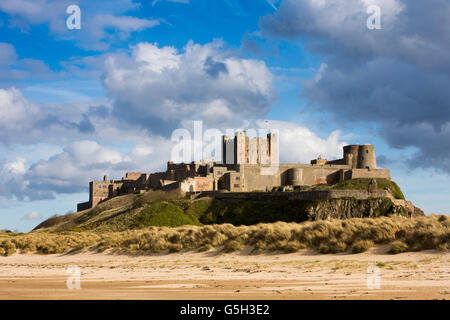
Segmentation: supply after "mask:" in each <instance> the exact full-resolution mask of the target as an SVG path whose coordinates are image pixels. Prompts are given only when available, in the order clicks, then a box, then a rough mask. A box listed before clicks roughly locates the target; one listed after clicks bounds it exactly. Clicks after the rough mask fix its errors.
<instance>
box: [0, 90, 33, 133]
mask: <svg viewBox="0 0 450 320" xmlns="http://www.w3.org/2000/svg"><path fill="white" fill-rule="evenodd" d="M40 116H41V115H40V113H39V108H38V107H37V106H36V105H35V104H33V103H31V102H30V101H28V100H27V99H26V98H25V97H24V96H23V95H22V93H21V92H20V91H19V90H17V89H16V88H14V87H11V88H9V89H6V90H5V89H0V127H2V132H5V131H7V130H19V129H21V128H24V129H29V128H30V126H31V125H32V123H33V122H34V121H35V120H36V119H39V118H40Z"/></svg>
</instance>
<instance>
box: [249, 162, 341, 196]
mask: <svg viewBox="0 0 450 320" xmlns="http://www.w3.org/2000/svg"><path fill="white" fill-rule="evenodd" d="M261 168H262V166H259V165H241V166H240V171H241V172H243V176H244V177H243V180H244V188H243V191H257V190H260V191H265V190H266V189H268V190H271V189H272V188H273V187H278V186H285V185H290V184H292V183H291V182H292V174H293V173H292V169H294V168H295V175H296V185H304V186H310V185H315V184H321V183H327V184H332V183H337V182H339V181H340V178H339V177H340V174H339V171H340V170H341V169H346V170H349V169H350V167H349V166H336V165H333V166H331V165H323V166H316V165H307V164H279V165H278V167H275V168H277V169H275V174H273V175H264V174H261ZM290 176H291V179H290Z"/></svg>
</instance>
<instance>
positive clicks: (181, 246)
mask: <svg viewBox="0 0 450 320" xmlns="http://www.w3.org/2000/svg"><path fill="white" fill-rule="evenodd" d="M449 227H450V217H449V216H446V215H431V216H426V217H418V218H405V217H398V216H396V217H379V218H351V219H346V220H330V221H327V220H322V221H311V222H303V223H286V222H276V223H267V224H257V225H251V226H233V225H231V224H220V225H206V226H182V227H177V228H169V227H155V226H153V227H148V228H144V229H136V230H128V231H120V232H98V233H96V232H93V231H83V232H73V231H71V232H68V231H65V232H48V231H35V232H31V233H25V234H15V233H6V232H0V254H1V255H5V256H7V255H11V254H14V253H29V252H37V253H40V254H61V253H76V252H81V251H86V250H91V251H94V252H103V251H105V250H112V251H113V252H116V253H136V254H151V253H159V252H167V253H170V252H179V251H182V250H196V251H207V250H210V249H213V248H217V249H219V250H221V251H222V252H224V253H227V252H233V251H238V250H241V249H243V248H244V247H250V248H252V252H253V253H261V252H264V251H280V252H286V253H290V252H296V251H298V250H300V249H304V248H311V249H316V250H318V251H319V252H320V253H338V252H349V253H360V252H364V251H366V250H368V249H370V248H371V247H373V246H375V245H379V244H391V246H392V249H391V252H392V253H400V252H405V251H419V250H427V249H436V250H440V251H447V250H448V247H449V242H450V232H449Z"/></svg>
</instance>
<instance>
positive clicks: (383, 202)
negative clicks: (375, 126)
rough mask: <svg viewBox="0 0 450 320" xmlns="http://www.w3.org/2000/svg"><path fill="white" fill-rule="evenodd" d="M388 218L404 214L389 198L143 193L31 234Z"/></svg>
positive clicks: (355, 183)
mask: <svg viewBox="0 0 450 320" xmlns="http://www.w3.org/2000/svg"><path fill="white" fill-rule="evenodd" d="M369 182H370V179H357V180H352V181H351V182H347V181H344V182H342V183H338V184H336V185H333V186H328V185H323V186H314V187H312V188H314V189H319V188H336V189H365V190H367V188H368V185H369ZM378 188H380V189H384V188H391V190H393V191H394V190H397V191H396V193H397V195H398V197H403V194H402V193H401V190H400V188H398V186H397V185H396V184H395V183H393V182H391V181H389V180H385V179H379V181H378ZM390 215H407V213H406V211H405V210H404V209H403V208H402V207H400V206H396V205H395V204H394V203H393V202H392V201H391V200H390V199H386V198H373V199H367V200H356V199H353V198H343V199H328V200H315V201H301V200H276V201H273V200H272V201H249V200H245V201H244V200H243V201H229V200H216V199H210V198H201V199H198V200H187V199H181V198H179V197H178V196H177V194H176V193H167V192H162V191H148V192H146V193H144V194H140V195H137V194H129V195H123V196H119V197H115V198H113V199H110V200H107V201H105V202H103V203H100V204H99V205H97V206H96V207H95V208H93V209H90V210H86V211H82V212H79V213H71V214H68V215H65V216H57V217H52V218H50V219H48V220H46V221H44V222H42V223H41V224H40V225H38V226H37V227H36V228H35V230H43V229H44V230H48V231H99V232H108V231H123V230H129V229H141V228H146V227H149V226H167V227H177V226H182V225H197V226H202V225H208V224H222V223H231V224H233V225H236V226H238V225H253V224H258V223H273V222H277V221H284V222H303V221H307V220H316V219H333V218H339V219H341V218H358V217H359V218H362V217H379V216H390Z"/></svg>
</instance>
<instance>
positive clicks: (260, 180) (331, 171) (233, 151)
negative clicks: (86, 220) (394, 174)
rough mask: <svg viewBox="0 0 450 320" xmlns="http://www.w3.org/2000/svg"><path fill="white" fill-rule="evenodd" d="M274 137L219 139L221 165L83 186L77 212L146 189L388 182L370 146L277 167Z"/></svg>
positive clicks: (174, 167)
mask: <svg viewBox="0 0 450 320" xmlns="http://www.w3.org/2000/svg"><path fill="white" fill-rule="evenodd" d="M277 141H278V140H277V136H276V134H273V133H269V134H268V135H267V138H261V137H255V138H250V137H248V136H247V134H246V132H245V131H243V132H236V133H235V136H234V138H231V137H229V136H223V137H222V161H221V162H216V161H213V160H211V161H209V160H203V161H200V162H191V163H173V162H171V161H169V162H168V163H167V170H166V171H164V172H155V173H142V172H127V173H126V175H125V177H123V178H122V179H121V180H108V178H107V176H106V175H105V176H104V178H103V180H102V181H91V182H90V183H89V201H88V202H83V203H79V204H78V206H77V211H82V210H86V209H89V208H92V207H95V206H96V205H97V204H98V203H99V202H101V201H103V200H105V199H109V198H112V197H115V196H117V195H121V194H127V193H136V192H143V191H146V190H178V191H179V192H180V193H184V194H186V193H199V192H211V191H216V192H219V191H228V192H233V193H236V192H240V193H243V192H258V191H260V192H268V191H272V190H276V189H279V188H280V187H281V188H282V187H288V186H289V187H290V188H292V189H301V187H302V186H312V185H316V184H334V183H337V182H340V181H343V180H348V179H355V178H386V179H390V171H389V170H388V169H377V165H376V159H375V150H374V147H373V146H372V145H369V144H364V145H348V146H345V147H344V148H343V158H342V159H338V160H332V161H328V160H326V159H322V158H321V157H318V158H317V159H314V160H311V163H310V164H296V163H279V162H278V142H277Z"/></svg>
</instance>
